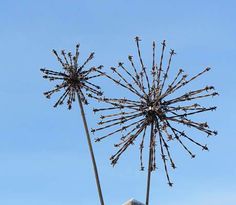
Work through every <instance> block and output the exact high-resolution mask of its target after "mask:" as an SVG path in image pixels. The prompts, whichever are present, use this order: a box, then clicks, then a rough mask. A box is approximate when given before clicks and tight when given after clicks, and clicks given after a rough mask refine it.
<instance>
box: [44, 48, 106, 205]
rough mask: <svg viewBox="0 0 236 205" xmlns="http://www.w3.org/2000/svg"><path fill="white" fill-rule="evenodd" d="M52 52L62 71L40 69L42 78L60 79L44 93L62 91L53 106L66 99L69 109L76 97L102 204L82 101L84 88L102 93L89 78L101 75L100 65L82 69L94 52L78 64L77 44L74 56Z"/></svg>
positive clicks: (102, 204) (97, 94)
mask: <svg viewBox="0 0 236 205" xmlns="http://www.w3.org/2000/svg"><path fill="white" fill-rule="evenodd" d="M53 53H54V55H55V56H56V57H57V60H58V61H59V62H60V64H61V66H62V69H63V71H62V72H58V71H52V70H49V69H46V68H42V69H40V70H41V71H42V72H43V74H44V75H43V78H45V79H49V80H50V81H60V83H59V84H57V85H56V86H55V88H54V89H52V90H50V91H47V92H45V93H44V95H45V96H46V97H47V98H50V97H51V95H53V94H54V93H57V92H59V91H62V95H61V96H60V97H59V99H58V100H57V102H56V103H55V105H54V107H57V106H58V105H62V104H63V103H64V101H65V100H67V105H68V109H71V107H72V103H73V102H74V101H75V100H76V97H77V98H78V102H79V106H80V111H81V116H82V119H83V123H84V129H85V133H86V137H87V142H88V146H89V151H90V155H91V160H92V164H93V169H94V174H95V179H96V183H97V189H98V194H99V199H100V203H101V205H104V201H103V196H102V190H101V185H100V181H99V176H98V170H97V165H96V161H95V156H94V152H93V147H92V143H91V139H90V135H89V131H88V125H87V121H86V118H85V113H84V108H83V103H84V104H88V101H87V99H86V97H85V94H84V90H85V92H86V94H88V93H92V94H94V95H96V96H101V95H102V92H101V89H100V87H99V86H97V85H95V84H93V83H91V82H90V80H91V79H93V78H96V77H99V76H100V75H101V74H97V73H96V72H95V71H98V70H100V69H101V68H102V66H99V67H90V68H88V69H87V70H85V69H84V68H85V66H86V65H87V64H88V63H89V61H91V60H92V59H93V57H94V53H91V54H90V55H89V57H88V58H87V59H86V60H85V62H84V63H83V64H82V65H78V58H79V44H78V45H76V51H75V55H74V56H73V55H72V53H71V52H69V53H66V52H65V51H64V50H62V52H61V55H62V58H61V57H60V56H59V55H58V53H57V52H56V51H55V50H53Z"/></svg>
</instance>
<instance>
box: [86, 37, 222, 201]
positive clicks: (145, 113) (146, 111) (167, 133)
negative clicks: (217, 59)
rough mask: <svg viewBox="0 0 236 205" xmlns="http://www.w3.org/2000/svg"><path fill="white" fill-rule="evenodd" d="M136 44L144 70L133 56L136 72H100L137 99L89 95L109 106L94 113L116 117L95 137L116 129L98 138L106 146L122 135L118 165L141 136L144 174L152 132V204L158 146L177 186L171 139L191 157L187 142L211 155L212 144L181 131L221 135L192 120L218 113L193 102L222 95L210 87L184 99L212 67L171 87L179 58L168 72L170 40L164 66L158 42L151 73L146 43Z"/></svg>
mask: <svg viewBox="0 0 236 205" xmlns="http://www.w3.org/2000/svg"><path fill="white" fill-rule="evenodd" d="M135 41H136V45H137V50H138V58H139V61H140V68H139V69H138V68H137V66H136V65H135V63H134V61H133V57H132V56H129V57H128V59H129V61H130V66H131V68H132V70H133V71H131V70H130V69H128V68H127V67H125V65H124V63H119V65H118V68H115V67H111V70H112V72H113V73H114V74H115V75H116V76H115V77H113V76H112V75H110V74H108V73H105V72H103V71H101V70H97V72H98V73H99V74H101V75H103V76H105V77H107V78H109V79H110V80H112V81H113V82H115V83H116V84H117V85H118V86H121V87H123V88H125V89H126V91H128V92H130V93H131V94H133V96H134V97H133V98H129V96H131V95H129V96H128V97H127V98H123V97H122V98H107V97H97V96H94V95H92V94H90V95H89V96H90V97H92V98H95V99H97V100H99V101H102V102H104V103H106V104H108V105H109V106H108V107H104V108H94V112H100V111H110V112H112V113H110V114H106V115H102V116H101V121H100V122H99V123H98V124H99V125H100V126H101V127H99V128H97V129H92V132H97V131H101V130H105V129H108V128H113V130H112V131H111V132H109V133H108V134H106V135H104V136H101V137H99V138H97V139H96V141H100V140H102V139H104V138H107V137H110V136H111V135H113V134H116V133H119V132H122V137H121V141H120V142H119V143H118V144H115V146H116V147H118V148H119V149H118V151H117V152H116V153H115V154H114V155H113V156H112V157H111V163H112V165H115V164H116V163H117V161H118V159H119V158H120V156H121V155H122V154H123V153H124V152H125V150H126V149H127V148H128V147H129V146H130V145H132V144H134V142H135V141H136V140H137V138H138V136H140V137H141V139H140V161H141V170H143V169H144V166H143V149H144V141H145V138H146V134H147V130H148V127H150V146H149V165H148V185H147V198H146V204H148V200H149V186H150V173H151V171H153V170H155V168H156V147H158V148H159V149H160V153H161V158H162V161H163V164H164V169H165V174H166V177H167V180H168V184H169V185H170V186H172V182H171V181H170V177H169V174H168V166H167V165H168V164H167V160H168V161H169V162H170V165H171V167H172V168H175V167H176V166H175V164H174V161H173V159H172V157H171V153H170V150H169V145H168V142H169V141H170V140H176V141H177V142H178V143H179V144H180V145H181V146H182V147H183V148H184V149H185V150H186V151H187V152H188V153H189V154H190V155H191V157H195V155H194V154H193V153H192V152H191V151H190V149H189V148H188V147H187V145H186V144H185V142H184V140H187V141H190V142H191V143H194V144H195V145H197V146H199V147H200V148H202V149H203V150H208V148H207V146H206V145H202V144H200V143H199V142H197V141H195V140H194V139H193V138H192V137H190V136H188V135H187V133H185V132H184V131H183V130H180V128H179V127H180V126H179V125H184V126H188V127H190V128H194V129H196V130H198V131H200V132H203V133H206V134H207V135H216V134H217V132H216V131H212V130H210V129H209V127H208V124H207V123H206V122H196V121H193V120H191V119H190V117H191V116H193V115H195V114H198V113H201V112H206V111H211V110H215V109H216V107H208V108H206V107H203V106H201V105H199V104H197V103H191V101H193V100H197V99H200V98H206V97H210V96H216V95H218V93H216V92H214V91H213V90H214V87H212V86H206V87H203V88H200V89H197V90H194V91H188V92H185V93H184V94H180V95H178V94H177V93H178V92H177V91H179V90H181V88H183V87H184V86H186V85H187V84H189V83H191V82H192V81H194V80H195V79H196V78H198V77H199V76H201V75H202V74H204V73H206V72H207V71H209V70H210V68H206V69H205V70H203V71H202V72H200V73H198V74H197V75H195V76H193V77H191V78H188V77H187V75H186V74H184V71H183V70H182V69H180V70H179V71H178V72H177V74H176V76H175V77H174V78H173V80H170V82H169V83H168V84H167V79H169V75H168V74H169V71H170V65H171V61H172V57H173V55H174V54H175V52H174V50H170V56H169V58H168V61H167V63H166V66H165V68H164V63H163V62H164V60H163V58H164V52H165V47H166V44H165V41H163V43H162V51H161V55H160V62H159V63H158V65H157V63H156V61H155V58H156V52H155V42H153V57H152V69H150V70H147V68H146V67H145V65H144V63H143V59H142V56H141V51H140V46H139V41H140V39H139V38H138V37H136V38H135ZM149 73H150V74H149ZM171 96H172V97H171ZM177 124H179V125H177ZM115 126H121V127H117V128H116V129H115ZM158 144H159V145H158Z"/></svg>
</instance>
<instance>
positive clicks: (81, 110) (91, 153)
mask: <svg viewBox="0 0 236 205" xmlns="http://www.w3.org/2000/svg"><path fill="white" fill-rule="evenodd" d="M77 96H78V101H79V106H80V112H81V115H82V119H83V123H84V129H85V133H86V136H87V141H88V146H89V151H90V155H91V159H92V164H93V170H94V174H95V178H96V184H97V189H98V194H99V199H100V203H101V205H104V201H103V196H102V189H101V185H100V181H99V176H98V170H97V165H96V161H95V157H94V153H93V147H92V143H91V139H90V135H89V130H88V125H87V121H86V118H85V114H84V108H83V103H82V101H81V98H80V95H79V94H77Z"/></svg>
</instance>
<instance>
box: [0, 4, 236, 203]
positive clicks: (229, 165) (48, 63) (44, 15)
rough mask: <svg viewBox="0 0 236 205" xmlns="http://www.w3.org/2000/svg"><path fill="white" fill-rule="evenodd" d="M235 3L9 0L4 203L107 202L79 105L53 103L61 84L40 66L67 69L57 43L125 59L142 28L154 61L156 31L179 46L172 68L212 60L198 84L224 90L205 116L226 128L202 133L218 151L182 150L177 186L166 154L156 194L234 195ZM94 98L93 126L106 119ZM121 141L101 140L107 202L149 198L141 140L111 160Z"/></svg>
mask: <svg viewBox="0 0 236 205" xmlns="http://www.w3.org/2000/svg"><path fill="white" fill-rule="evenodd" d="M235 7H236V2H235V1H233V0H224V1H223V0H214V1H213V0H209V1H203V0H199V1H187V0H179V1H174V0H169V1H159V0H149V1H141V0H135V1H134V0H119V1H108V0H100V1H96V0H94V1H92V0H77V1H76V0H68V1H62V0H57V1H54V0H51V1H46V0H41V1H29V0H21V1H13V0H8V1H4V0H1V2H0V26H1V32H0V42H1V43H0V58H1V60H0V69H1V73H2V78H1V80H0V88H1V89H0V96H1V101H0V113H1V118H0V204H4V205H15V204H18V205H39V204H40V205H41V204H44V205H65V204H66V205H76V204H81V205H87V204H88V205H98V204H99V201H98V196H97V193H96V187H95V181H94V178H93V172H92V169H91V163H90V158H89V152H88V147H87V144H86V139H85V136H84V131H83V128H82V120H81V117H80V113H79V109H78V107H76V105H75V106H74V107H73V109H72V111H68V110H67V109H66V107H60V108H58V109H53V108H52V105H53V100H56V98H53V99H52V100H51V101H48V100H47V99H45V98H44V96H43V95H42V93H43V92H44V91H45V90H48V89H49V88H51V87H52V86H53V84H50V83H49V82H46V81H45V80H44V79H42V76H41V73H40V71H39V69H40V68H41V67H49V68H53V69H54V70H57V69H60V66H59V64H58V63H57V61H56V59H55V58H54V56H53V55H52V53H51V50H52V49H53V48H54V49H57V50H60V49H67V50H73V49H74V47H75V44H76V43H77V42H80V44H81V57H82V58H83V59H85V58H86V57H87V55H88V54H89V53H90V52H92V51H94V52H95V53H96V55H95V60H94V61H93V63H94V64H95V65H98V64H103V65H104V66H105V67H110V66H114V65H117V62H118V61H126V59H127V55H129V54H134V53H135V52H136V50H135V44H134V37H135V36H136V35H138V36H140V37H141V38H142V48H143V53H144V59H145V60H146V64H147V65H150V64H149V63H150V62H151V43H152V41H153V40H155V41H156V42H157V43H160V42H161V41H162V40H164V39H165V40H166V41H167V48H174V49H175V50H176V52H177V55H176V56H175V58H174V62H173V64H172V69H178V68H180V67H182V68H183V69H184V70H186V71H187V72H188V73H189V74H195V73H197V72H199V71H200V70H202V69H204V68H205V67H206V66H210V67H212V68H213V69H212V71H211V72H209V73H208V74H207V75H205V76H203V77H202V78H201V79H198V81H196V83H195V84H194V85H196V86H197V85H203V86H204V85H207V84H213V85H214V86H215V87H216V88H217V91H218V92H219V93H220V96H219V97H217V98H214V99H213V100H212V99H211V98H210V99H209V100H208V101H207V102H206V103H209V104H215V105H217V106H218V110H217V111H216V112H213V113H209V114H207V115H203V116H202V118H205V119H206V120H208V122H209V124H210V125H211V127H212V128H214V129H217V130H218V132H219V135H217V136H216V137H212V138H205V136H203V135H202V136H196V137H202V138H204V139H203V142H205V143H207V144H208V145H209V148H210V152H202V151H201V150H198V149H196V148H195V147H193V149H194V151H195V153H196V154H197V157H196V159H194V160H191V159H190V158H189V156H188V155H187V154H186V153H185V152H184V151H183V150H182V149H176V150H174V156H175V161H176V164H177V167H178V168H177V169H176V170H175V171H171V172H170V173H171V178H172V181H174V187H173V188H169V187H168V186H167V184H166V179H165V176H164V174H163V173H164V171H163V166H162V164H161V163H160V166H159V169H158V170H157V171H156V172H155V173H154V174H153V178H152V189H151V196H150V197H151V198H150V202H151V204H155V205H156V204H166V205H170V204H175V205H187V204H191V205H197V204H201V205H211V204H212V205H223V204H227V205H235V204H236V196H235V192H236V185H235V182H236V180H235V179H236V166H235V157H236V154H235V144H236V139H235V135H236V131H235V129H234V128H235V121H236V117H235V116H236V115H235V114H236V112H235V109H234V105H235V100H236V97H235V96H236V93H235V89H234V88H235V85H236V71H235V56H236V35H235V34H236V27H235V20H236V13H235ZM158 45H159V44H158ZM148 60H149V61H148ZM101 83H103V84H102V85H103V87H104V89H105V90H106V91H107V92H109V91H110V92H112V91H113V90H112V89H110V85H109V84H108V82H106V83H105V82H103V81H101ZM92 106H93V105H90V106H88V107H86V113H87V118H88V121H89V126H90V127H94V126H95V125H96V120H97V119H98V116H94V115H93V113H92V112H91V110H90V108H91V107H92ZM193 134H196V135H197V134H198V133H194V132H193ZM117 137H119V136H117ZM114 138H115V137H114ZM116 139H118V138H116ZM113 142H114V140H113V139H111V140H105V141H104V142H103V143H99V144H94V149H95V153H96V159H97V163H98V166H99V171H100V177H101V182H102V187H103V192H104V198H105V201H106V204H112V205H121V204H122V203H123V202H125V201H126V200H128V199H129V198H136V199H137V200H139V201H144V199H145V185H146V173H145V172H140V171H139V161H138V159H139V156H138V146H136V148H135V147H134V148H132V149H130V150H129V151H127V153H126V154H125V156H124V157H122V158H121V160H120V162H119V163H118V165H117V166H116V167H115V168H113V167H111V166H110V164H109V160H108V159H109V156H110V155H111V154H112V153H114V152H115V149H114V148H113V146H112V144H113Z"/></svg>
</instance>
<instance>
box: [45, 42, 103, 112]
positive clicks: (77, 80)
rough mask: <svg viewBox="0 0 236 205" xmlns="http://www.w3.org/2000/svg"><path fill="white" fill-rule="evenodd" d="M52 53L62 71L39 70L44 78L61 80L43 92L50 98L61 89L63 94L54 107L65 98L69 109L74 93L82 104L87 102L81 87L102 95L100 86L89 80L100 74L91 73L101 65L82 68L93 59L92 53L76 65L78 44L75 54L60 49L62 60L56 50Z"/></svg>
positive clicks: (74, 96)
mask: <svg viewBox="0 0 236 205" xmlns="http://www.w3.org/2000/svg"><path fill="white" fill-rule="evenodd" d="M53 54H54V55H55V56H56V57H57V60H58V61H59V62H60V64H61V65H62V68H63V72H58V71H52V70H48V69H45V68H42V69H41V71H42V72H43V73H44V76H43V77H44V78H46V79H49V80H50V81H54V80H59V81H61V83H60V84H57V85H56V86H55V88H54V89H52V90H50V91H48V92H45V93H44V95H45V96H46V97H47V98H50V97H51V95H52V94H54V93H56V92H59V91H61V90H63V94H62V95H61V97H60V98H59V99H58V101H57V102H56V104H55V105H54V107H57V106H58V105H62V104H63V103H64V101H65V100H66V99H67V104H68V109H71V106H72V102H74V101H75V98H76V95H78V96H79V97H80V98H81V100H82V102H83V103H84V104H88V101H87V99H86V97H85V95H84V91H83V89H84V90H85V91H86V92H91V93H93V94H95V95H98V96H101V95H102V92H101V90H100V87H99V86H97V85H95V84H93V83H91V82H89V80H90V79H92V78H95V77H98V76H100V74H99V75H92V76H91V73H94V71H95V70H97V69H101V68H102V66H99V67H97V68H95V67H90V68H89V69H87V70H84V68H85V66H86V64H87V63H88V62H89V61H91V60H92V59H93V57H94V53H91V54H90V55H89V57H88V58H87V60H86V61H85V62H84V63H83V64H82V65H81V66H79V65H78V58H79V44H78V45H76V52H75V56H72V54H71V52H69V53H68V54H66V52H65V51H64V50H62V52H61V54H62V57H63V60H62V59H61V58H60V57H59V55H58V53H57V51H55V50H53Z"/></svg>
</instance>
